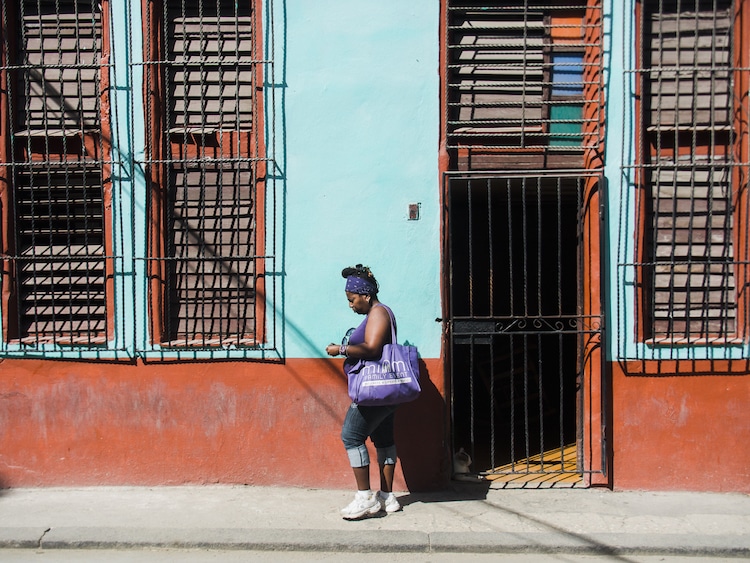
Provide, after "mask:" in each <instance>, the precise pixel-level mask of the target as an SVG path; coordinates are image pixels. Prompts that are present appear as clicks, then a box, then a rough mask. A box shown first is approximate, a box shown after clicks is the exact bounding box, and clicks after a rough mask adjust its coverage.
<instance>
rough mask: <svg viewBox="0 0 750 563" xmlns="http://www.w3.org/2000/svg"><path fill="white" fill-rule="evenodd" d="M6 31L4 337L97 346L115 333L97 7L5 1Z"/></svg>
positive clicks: (76, 1)
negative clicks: (110, 298)
mask: <svg viewBox="0 0 750 563" xmlns="http://www.w3.org/2000/svg"><path fill="white" fill-rule="evenodd" d="M2 25H3V30H4V32H3V45H2V61H3V63H2V64H3V66H2V69H0V72H2V75H3V77H4V80H5V85H6V86H5V87H6V91H5V93H4V95H2V96H0V98H1V99H2V106H3V107H2V110H0V111H3V112H7V115H8V116H9V119H8V128H9V131H8V134H7V135H3V136H2V139H0V145H1V146H0V150H1V151H2V153H3V154H2V158H0V160H1V161H2V163H3V167H2V170H1V171H0V175H2V176H3V177H2V180H3V181H4V182H6V183H7V185H8V186H10V187H11V189H9V190H5V193H6V194H8V196H6V197H7V198H8V199H6V200H4V201H3V204H4V207H5V209H6V210H8V209H12V213H7V212H6V215H5V217H4V218H3V221H4V223H5V224H6V225H9V229H8V230H9V231H10V232H11V233H12V235H11V237H10V239H8V240H6V241H5V246H4V249H3V250H4V269H3V270H4V272H3V273H4V276H3V283H4V284H6V287H7V288H9V291H10V294H11V299H10V301H9V302H8V303H7V306H8V313H9V314H8V315H7V316H6V323H7V326H6V339H9V340H10V341H11V342H13V341H15V342H20V343H22V344H24V345H29V346H39V345H42V344H49V343H53V344H69V345H70V344H75V345H83V346H96V345H101V344H104V343H106V342H107V341H108V340H109V339H110V337H111V336H112V334H111V330H112V327H111V326H109V323H108V317H107V312H108V307H107V298H108V287H107V282H106V279H107V275H108V272H110V271H111V262H110V263H109V264H108V262H107V260H108V254H109V252H108V250H107V242H106V235H105V219H104V202H105V193H106V191H107V189H108V186H109V182H110V178H109V175H108V172H107V170H108V166H107V164H108V158H109V154H108V149H107V140H106V139H105V138H104V137H103V135H102V116H101V100H102V95H103V91H102V87H101V74H100V73H101V70H102V66H101V65H102V63H101V59H102V53H103V48H104V47H105V46H104V45H103V41H102V37H103V33H102V12H101V4H100V3H99V2H97V1H93V0H55V1H53V0H21V1H18V2H3V7H2ZM105 72H106V68H105ZM109 258H111V257H109Z"/></svg>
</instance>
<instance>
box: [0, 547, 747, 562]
mask: <svg viewBox="0 0 750 563" xmlns="http://www.w3.org/2000/svg"><path fill="white" fill-rule="evenodd" d="M0 561H3V562H4V563H58V562H59V563H74V562H75V563H87V562H92V563H93V562H96V563H99V562H101V561H106V562H107V563H134V562H138V563H152V562H153V563H177V562H179V563H203V562H207V563H237V562H240V561H243V562H244V561H252V562H253V563H303V562H304V563H307V562H309V561H325V562H328V563H344V562H347V563H349V562H351V561H355V562H356V563H376V562H377V563H382V562H383V561H387V562H388V563H463V562H472V563H490V562H497V561H500V562H503V563H563V562H564V563H587V562H612V563H701V562H704V563H718V562H720V561H726V562H732V561H740V559H727V558H710V557H709V558H706V557H683V556H679V557H668V556H617V555H602V556H594V555H570V554H560V555H554V554H552V555H542V554H510V555H505V554H497V553H491V554H476V553H351V552H346V553H325V552H304V551H294V552H290V551H204V550H177V549H157V550H134V549H125V550H99V549H87V550H74V549H70V550H68V549H56V550H33V549H4V550H0Z"/></svg>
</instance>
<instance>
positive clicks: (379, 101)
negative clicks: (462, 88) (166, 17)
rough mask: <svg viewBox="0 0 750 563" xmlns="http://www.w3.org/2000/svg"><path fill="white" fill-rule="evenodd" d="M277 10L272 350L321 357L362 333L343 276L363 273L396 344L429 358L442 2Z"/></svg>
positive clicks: (436, 256) (436, 271)
mask: <svg viewBox="0 0 750 563" xmlns="http://www.w3.org/2000/svg"><path fill="white" fill-rule="evenodd" d="M274 10H275V18H274V19H275V21H274V24H275V25H274V28H275V53H274V59H275V61H276V62H275V66H276V68H275V82H276V84H278V85H280V86H281V88H279V89H277V94H276V96H277V98H276V104H275V106H276V115H275V127H276V136H277V146H276V157H277V160H278V161H279V167H280V171H281V176H282V178H283V179H282V181H281V182H280V188H281V190H280V191H281V192H283V193H281V197H280V200H279V201H280V208H281V213H282V215H283V216H282V217H281V221H282V225H281V228H279V229H278V230H277V233H278V236H280V239H279V241H278V243H277V244H278V256H279V257H280V258H281V264H280V265H277V267H278V269H279V270H280V271H281V272H282V275H283V282H282V283H281V285H280V287H281V291H280V294H279V295H280V297H281V303H280V305H281V307H280V308H279V309H280V310H279V315H278V322H279V323H281V324H280V326H281V334H282V347H283V350H282V354H283V356H285V357H287V358H295V357H297V358H304V357H318V356H321V357H322V356H324V351H323V349H324V347H325V345H326V344H328V343H329V342H331V341H339V340H340V338H341V336H342V335H343V333H344V332H345V331H346V329H347V328H349V327H351V326H356V325H357V324H359V322H360V321H361V317H359V316H357V315H355V314H354V313H352V312H351V311H350V310H349V307H348V303H347V301H346V299H345V295H344V280H343V278H341V269H342V268H343V267H345V266H349V265H354V264H356V263H363V264H366V265H369V266H370V267H371V268H372V270H373V272H374V273H375V275H376V277H377V278H378V280H379V282H380V285H381V294H380V298H381V300H382V301H383V302H384V303H386V304H388V305H390V306H391V307H392V308H393V310H394V312H395V314H396V316H397V319H398V322H399V337H400V339H401V340H408V341H409V342H411V343H413V344H416V345H417V346H418V347H419V350H420V353H421V355H422V356H423V357H425V358H428V357H438V356H439V354H440V325H439V324H438V323H436V322H435V319H436V318H437V317H440V316H441V297H440V207H439V197H440V193H439V192H440V182H439V174H438V160H437V157H438V142H439V138H438V133H439V117H440V113H439V112H440V106H439V77H438V64H439V32H438V22H439V3H438V2H437V1H436V0H410V1H409V2H401V1H399V0H385V1H381V2H366V1H364V0H353V1H352V0H349V1H347V2H341V1H315V2H310V1H309V0H287V1H286V2H282V1H281V0H275V2H274ZM410 203H418V204H420V207H421V209H420V219H419V220H418V221H409V220H408V206H409V204H410Z"/></svg>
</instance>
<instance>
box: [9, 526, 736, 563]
mask: <svg viewBox="0 0 750 563" xmlns="http://www.w3.org/2000/svg"><path fill="white" fill-rule="evenodd" d="M11 548H29V549H48V550H55V549H120V550H128V549H132V550H137V549H147V548H173V549H214V550H247V551H309V552H342V551H347V552H355V553H374V552H379V553H498V554H503V553H504V554H513V553H515V554H534V553H538V554H554V553H557V554H568V555H617V556H625V555H652V556H675V555H686V556H687V555H690V556H704V557H731V558H740V557H750V538H745V537H738V536H736V535H734V536H733V535H691V534H638V535H634V534H599V535H590V536H586V535H572V534H564V533H561V534H558V533H507V532H431V533H428V532H416V531H394V530H388V531H383V530H381V531H373V530H358V531H354V530H352V531H343V530H315V529H257V528H201V529H185V528H136V527H122V528H111V527H108V528H93V527H58V528H51V529H41V528H8V527H5V528H0V549H11Z"/></svg>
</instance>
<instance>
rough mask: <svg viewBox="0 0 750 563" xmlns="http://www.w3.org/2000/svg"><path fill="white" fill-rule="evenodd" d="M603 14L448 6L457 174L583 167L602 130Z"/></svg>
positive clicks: (451, 140) (530, 0)
mask: <svg viewBox="0 0 750 563" xmlns="http://www.w3.org/2000/svg"><path fill="white" fill-rule="evenodd" d="M599 4H600V3H599V2H598V1H588V2H587V1H577V2H575V1H568V0H562V1H560V2H554V3H550V2H543V1H539V0H525V1H517V2H511V1H503V2H472V1H470V0H450V1H449V2H448V5H447V10H448V35H447V45H448V84H447V100H448V101H447V103H448V107H447V141H448V150H449V154H450V156H451V168H452V169H454V170H490V169H495V170H503V169H524V168H525V169H546V168H583V167H586V166H587V163H586V159H585V154H586V152H587V151H596V150H597V148H598V146H599V143H600V139H601V129H602V127H601V122H600V115H601V111H600V108H601V106H602V100H601V91H602V89H601V84H600V77H601V72H600V69H601V47H602V45H601V38H602V34H601V21H602V17H601V6H600V5H599Z"/></svg>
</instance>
